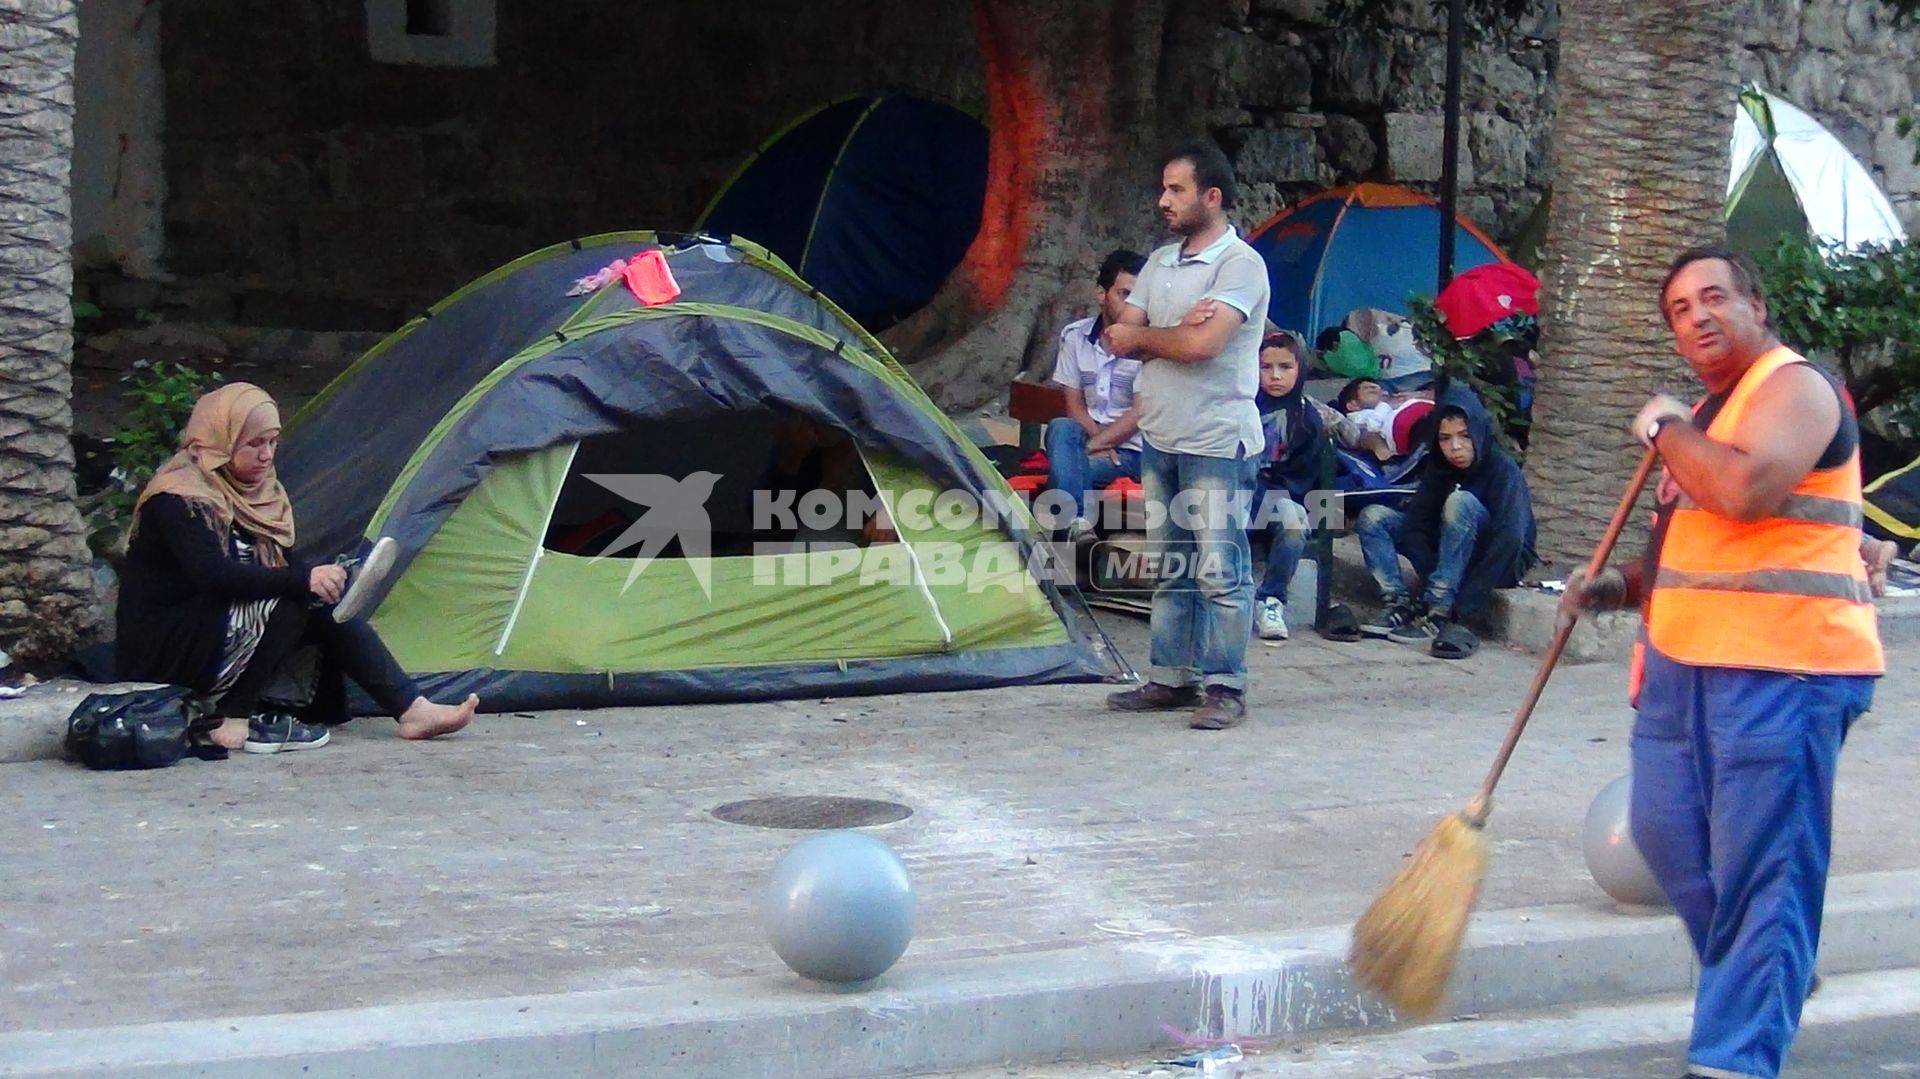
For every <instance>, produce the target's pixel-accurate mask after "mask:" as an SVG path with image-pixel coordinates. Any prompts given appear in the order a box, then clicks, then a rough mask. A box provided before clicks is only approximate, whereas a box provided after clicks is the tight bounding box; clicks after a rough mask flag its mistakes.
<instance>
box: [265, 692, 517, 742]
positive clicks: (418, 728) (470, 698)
mask: <svg viewBox="0 0 1920 1079" xmlns="http://www.w3.org/2000/svg"><path fill="white" fill-rule="evenodd" d="M479 709H480V696H479V694H476V693H469V694H467V699H466V700H465V701H464V702H462V703H460V704H435V703H433V702H432V701H430V700H428V699H426V698H425V697H415V698H414V699H413V703H412V704H411V705H409V706H408V707H407V710H406V711H404V712H402V713H400V737H402V738H405V739H408V740H410V741H418V740H420V739H422V738H438V737H440V736H441V735H443V734H452V733H453V732H454V731H457V730H459V729H460V728H462V727H464V726H466V725H467V724H469V723H471V722H473V714H474V713H475V712H477V711H479ZM243 733H244V732H243Z"/></svg>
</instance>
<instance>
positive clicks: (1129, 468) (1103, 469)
mask: <svg viewBox="0 0 1920 1079" xmlns="http://www.w3.org/2000/svg"><path fill="white" fill-rule="evenodd" d="M1046 447H1047V489H1048V490H1052V491H1065V492H1066V493H1067V495H1068V496H1069V497H1071V498H1072V499H1073V516H1074V517H1087V516H1088V514H1087V501H1088V499H1089V497H1090V496H1091V495H1093V494H1095V493H1097V492H1099V491H1101V490H1104V489H1105V488H1106V486H1107V484H1109V483H1112V482H1113V481H1114V480H1117V479H1119V478H1120V477H1122V476H1125V477H1127V478H1128V479H1130V480H1134V481H1135V482H1138V481H1139V479H1140V451H1139V450H1127V449H1122V450H1115V451H1114V452H1115V453H1116V454H1118V455H1119V457H1120V463H1119V464H1114V463H1113V462H1112V461H1109V460H1107V458H1106V455H1105V454H1102V455H1101V456H1099V457H1089V456H1088V455H1087V429H1086V428H1084V427H1082V426H1080V425H1079V424H1077V423H1075V422H1073V421H1072V420H1071V419H1068V418H1067V417H1065V416H1061V417H1059V418H1058V419H1055V420H1051V421H1049V422H1048V423H1047V438H1046ZM1042 523H1043V524H1044V523H1048V522H1042ZM1066 523H1067V522H1066V521H1059V522H1054V524H1055V525H1056V527H1059V526H1064V525H1066Z"/></svg>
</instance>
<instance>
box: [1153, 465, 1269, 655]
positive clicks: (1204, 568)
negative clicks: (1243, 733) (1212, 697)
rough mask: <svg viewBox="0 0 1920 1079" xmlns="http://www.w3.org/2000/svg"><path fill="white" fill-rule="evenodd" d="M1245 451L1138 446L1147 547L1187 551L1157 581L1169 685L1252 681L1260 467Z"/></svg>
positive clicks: (1157, 644) (1158, 646)
mask: <svg viewBox="0 0 1920 1079" xmlns="http://www.w3.org/2000/svg"><path fill="white" fill-rule="evenodd" d="M1256 464H1257V462H1256V461H1254V460H1253V459H1251V458H1247V457H1201V456H1198V455H1196V454H1191V453H1162V452H1161V451H1159V450H1157V449H1154V448H1153V446H1151V445H1149V446H1148V447H1147V448H1146V451H1145V452H1144V453H1143V454H1141V459H1140V465H1141V467H1140V473H1141V475H1140V485H1141V487H1142V488H1143V489H1144V490H1145V493H1146V496H1147V539H1148V541H1149V542H1148V547H1149V548H1150V549H1151V550H1152V551H1154V552H1156V553H1158V554H1160V555H1161V556H1162V557H1163V558H1166V559H1176V558H1177V559H1180V560H1182V563H1183V568H1184V572H1181V573H1179V574H1177V575H1174V574H1168V573H1163V574H1161V576H1160V579H1159V582H1158V584H1157V585H1156V586H1155V587H1154V590H1153V647H1152V650H1151V656H1150V658H1151V660H1152V668H1151V669H1150V670H1149V671H1148V674H1147V677H1148V678H1149V679H1150V680H1151V681H1154V682H1158V683H1160V684H1161V685H1163V686H1175V687H1184V686H1191V685H1193V684H1195V683H1196V682H1197V683H1200V684H1202V685H1206V686H1221V687H1224V688H1226V689H1231V690H1235V691H1239V692H1244V691H1245V690H1246V687H1247V638H1248V637H1250V636H1252V635H1253V565H1252V563H1253V558H1252V555H1251V552H1250V551H1249V550H1248V548H1247V527H1246V526H1247V521H1248V517H1247V512H1248V511H1247V503H1248V502H1249V500H1250V499H1251V497H1252V495H1253V483H1254V468H1255V466H1256Z"/></svg>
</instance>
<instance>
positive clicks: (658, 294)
mask: <svg viewBox="0 0 1920 1079" xmlns="http://www.w3.org/2000/svg"><path fill="white" fill-rule="evenodd" d="M622 276H624V277H625V278H626V279H627V288H628V289H629V290H630V291H632V293H633V295H634V298H635V299H637V300H639V301H640V302H641V303H642V304H644V305H646V306H647V307H655V306H658V305H659V304H663V303H672V302H673V301H674V299H675V298H676V297H678V296H679V295H680V282H678V281H675V280H674V279H673V271H672V270H671V269H668V268H667V256H665V255H663V254H661V253H660V252H659V251H658V250H654V251H648V252H646V253H645V254H642V255H640V256H638V257H636V258H635V259H634V260H633V261H631V262H629V263H627V269H626V272H625V273H624V274H623V275H622Z"/></svg>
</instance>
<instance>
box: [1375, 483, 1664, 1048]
mask: <svg viewBox="0 0 1920 1079" xmlns="http://www.w3.org/2000/svg"><path fill="white" fill-rule="evenodd" d="M1657 456H1658V455H1657V454H1655V453H1654V451H1653V450H1651V449H1649V450H1648V451H1647V452H1646V455H1645V456H1643V457H1642V458H1641V459H1640V467H1639V469H1638V470H1637V471H1635V472H1634V474H1633V479H1632V480H1631V481H1630V482H1629V484H1628V486H1627V492H1626V494H1625V495H1623V496H1621V499H1620V505H1619V506H1618V507H1617V508H1616V509H1615V510H1614V511H1613V520H1612V521H1610V522H1608V524H1607V531H1606V534H1605V535H1604V536H1602V537H1601V539H1600V546H1599V547H1597V548H1595V550H1594V552H1593V558H1592V560H1590V561H1589V562H1588V563H1587V575H1586V578H1585V579H1586V580H1588V581H1591V580H1593V579H1594V578H1595V577H1596V576H1599V574H1600V571H1601V569H1602V568H1604V567H1605V566H1606V564H1607V558H1608V556H1609V555H1611V554H1612V553H1613V545H1614V543H1615V542H1617V541H1618V540H1619V538H1620V530H1621V529H1622V528H1624V527H1625V526H1626V523H1627V516H1628V515H1629V514H1630V513H1632V512H1633V504H1634V503H1635V502H1636V501H1638V500H1639V498H1640V491H1641V489H1642V488H1644V487H1645V486H1646V485H1647V477H1648V476H1649V475H1651V474H1652V472H1653V464H1654V461H1655V460H1656V459H1657ZM1573 627H1574V622H1573V621H1572V620H1569V621H1568V622H1566V623H1565V624H1564V625H1561V626H1560V627H1558V628H1557V630H1556V631H1555V632H1554V635H1553V643H1552V644H1551V645H1549V646H1548V648H1547V652H1546V654H1545V655H1544V656H1541V657H1540V669H1539V670H1538V671H1536V672H1535V673H1534V676H1533V685H1532V686H1531V687H1529V688H1528V690H1527V697H1526V700H1525V701H1523V702H1522V703H1521V705H1520V711H1519V712H1518V713H1517V714H1515V716H1514V717H1513V725H1512V726H1511V727H1510V728H1508V730H1507V740H1506V742H1505V744H1503V745H1502V746H1501V747H1500V755H1499V756H1498V757H1496V758H1494V762H1493V768H1492V769H1491V770H1489V771H1488V772H1487V778H1486V782H1484V783H1482V784H1481V785H1480V792H1479V793H1478V794H1475V795H1474V796H1473V800H1472V801H1470V802H1468V803H1467V807H1466V809H1464V810H1462V811H1461V812H1459V813H1455V814H1453V815H1452V816H1449V817H1448V818H1447V819H1445V820H1443V821H1441V822H1440V824H1439V825H1438V826H1437V827H1435V828H1434V830H1433V833H1432V834H1431V835H1429V836H1427V838H1426V839H1425V840H1423V841H1422V842H1421V844H1420V846H1419V847H1418V848H1417V849H1416V850H1415V851H1414V852H1413V857H1412V859H1410V860H1409V861H1408V862H1407V864H1406V865H1405V866H1403V867H1401V869H1400V872H1399V873H1398V874H1396V875H1395V876H1394V878H1393V880H1391V881H1389V882H1388V884H1387V887H1386V890H1385V891H1383V892H1381V893H1380V897H1379V898H1378V899H1375V900H1374V901H1373V905H1372V906H1370V907H1368V908H1367V912H1366V913H1365V914H1363V915H1361V916H1360V920H1359V921H1358V922H1357V923H1355V924H1354V927H1353V951H1352V953H1351V955H1350V956H1349V960H1350V962H1351V963H1352V965H1353V973H1354V977H1355V978H1357V979H1358V980H1359V982H1360V984H1361V985H1364V986H1366V987H1367V988H1369V989H1372V990H1373V991H1374V992H1376V993H1379V994H1380V995H1381V996H1383V997H1386V998H1387V999H1388V1000H1389V1001H1391V1002H1392V1003H1393V1006H1394V1008H1395V1009H1397V1010H1398V1011H1399V1012H1401V1013H1402V1014H1405V1015H1409V1016H1413V1017H1415V1018H1422V1019H1424V1018H1428V1017H1430V1016H1432V1015H1433V1014H1434V1013H1435V1012H1436V1011H1438V1010H1439V1008H1440V1003H1441V1000H1442V999H1443V998H1444V997H1445V995H1446V988H1447V979H1448V978H1449V977H1451V976H1452V974H1453V962H1454V959H1455V957H1456V956H1458V955H1459V952H1460V938H1461V936H1462V935H1463V934H1464V933H1465V932H1466V928H1467V916H1468V915H1469V914H1471V913H1472V912H1473V905H1474V902H1475V901H1476V900H1478V899H1479V896H1480V881H1481V878H1482V877H1483V876H1484V875H1485V874H1486V870H1487V849H1486V840H1485V835H1484V833H1485V830H1486V826H1487V817H1488V815H1489V814H1491V813H1492V811H1493V788H1494V786H1495V785H1496V784H1498V783H1499V782H1500V773H1502V772H1504V771H1505V770H1506V767H1507V759H1508V758H1509V757H1511V756H1513V747H1514V746H1515V745H1516V744H1517V743H1518V742H1519V741H1520V732H1522V731H1524V730H1525V729H1526V726H1527V720H1529V719H1531V718H1532V717H1533V707H1534V705H1535V704H1537V703H1538V702H1539V700H1540V693H1541V691H1542V690H1544V689H1546V687H1547V678H1548V677H1549V676H1550V675H1552V674H1553V666H1554V664H1555V663H1557V662H1559V660H1560V653H1561V652H1562V651H1563V650H1565V648H1566V647H1567V639H1568V638H1569V637H1571V636H1572V635H1573Z"/></svg>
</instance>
